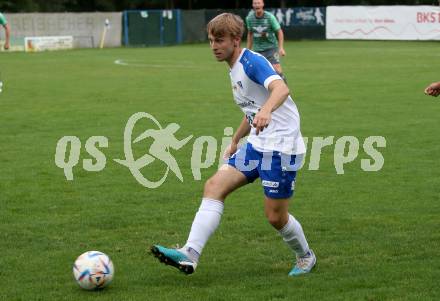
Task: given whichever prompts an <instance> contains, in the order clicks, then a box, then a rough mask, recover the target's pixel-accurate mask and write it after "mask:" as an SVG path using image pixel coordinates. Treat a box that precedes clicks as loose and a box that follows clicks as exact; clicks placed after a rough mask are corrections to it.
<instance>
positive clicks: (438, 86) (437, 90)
mask: <svg viewBox="0 0 440 301" xmlns="http://www.w3.org/2000/svg"><path fill="white" fill-rule="evenodd" d="M425 94H426V95H431V96H435V97H437V96H439V95H440V82H435V83H432V84H430V85H429V86H428V87H426V89H425Z"/></svg>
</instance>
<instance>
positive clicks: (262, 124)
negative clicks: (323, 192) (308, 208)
mask: <svg viewBox="0 0 440 301" xmlns="http://www.w3.org/2000/svg"><path fill="white" fill-rule="evenodd" d="M207 31H208V38H209V43H210V46H211V49H212V51H213V54H214V56H215V58H216V59H217V61H220V62H222V61H225V62H226V63H227V64H228V65H229V67H230V77H231V84H232V90H233V95H234V99H235V102H236V104H237V105H238V106H239V107H240V108H241V110H242V111H243V113H244V117H243V120H242V121H241V124H240V126H239V127H238V129H237V131H236V132H235V133H234V136H233V138H232V143H231V145H229V147H228V148H227V150H226V153H225V157H226V159H227V164H225V165H224V166H223V167H222V168H220V169H219V170H218V171H217V172H216V173H215V174H214V175H213V176H212V177H211V178H210V179H208V180H207V181H206V183H205V187H204V193H203V198H202V203H201V205H200V207H199V210H198V212H197V214H196V216H195V218H194V221H193V224H192V227H191V231H190V233H189V237H188V240H187V242H186V244H185V245H184V246H183V247H182V248H180V249H172V248H166V247H163V246H160V245H154V246H152V247H151V251H152V253H153V255H155V256H156V257H157V258H158V259H159V260H160V261H162V262H164V263H165V264H169V265H172V266H174V267H176V268H178V269H179V270H181V271H182V272H184V273H186V274H191V273H193V272H194V271H195V269H196V267H197V263H198V261H199V257H200V255H201V254H202V251H203V248H204V246H205V244H206V243H207V241H208V239H209V238H210V236H211V235H212V234H213V233H214V232H215V230H216V229H217V227H218V226H219V224H220V219H221V216H222V214H223V207H224V201H225V199H226V197H227V195H228V194H230V193H231V192H233V191H234V190H235V189H237V188H239V187H241V186H243V185H246V184H248V183H251V182H253V181H254V180H256V179H257V178H261V183H262V186H263V188H264V205H265V208H264V210H265V214H266V217H267V219H268V221H269V223H270V224H271V225H272V226H273V227H274V228H275V229H276V230H278V232H279V234H280V235H281V237H282V238H283V240H284V241H285V242H286V244H287V245H288V246H289V248H290V249H291V250H292V252H293V254H294V256H295V257H296V262H295V264H294V266H293V268H292V269H291V270H290V272H289V273H288V275H289V276H297V275H301V274H304V273H308V272H310V271H311V270H312V268H313V267H314V265H315V263H316V257H315V254H314V253H313V251H312V250H311V249H310V248H309V245H308V243H307V240H306V238H305V235H304V232H303V230H302V227H301V225H300V223H299V222H298V221H297V220H296V219H295V218H294V217H293V216H292V215H291V214H289V212H288V204H289V199H290V198H291V197H292V195H293V189H294V184H295V177H296V170H297V169H298V166H300V165H301V159H302V157H303V154H304V153H305V145H304V141H303V138H302V136H301V132H300V122H299V113H298V110H297V108H296V105H295V103H294V102H293V100H292V98H291V97H290V95H289V93H290V92H289V88H288V87H287V86H286V84H285V83H284V81H283V80H282V79H281V77H280V76H279V75H278V74H277V73H276V71H275V70H274V68H273V67H272V65H271V64H270V63H269V61H267V59H265V58H264V57H263V56H262V55H260V54H258V53H256V52H253V51H251V50H249V49H246V48H243V49H242V48H241V46H240V42H241V37H242V35H243V31H244V24H243V20H242V19H241V18H240V17H239V16H237V15H234V14H230V13H224V14H221V15H218V16H216V17H215V18H214V19H212V20H211V21H210V22H209V23H208V26H207ZM248 134H249V137H248V139H247V143H246V144H244V145H243V146H241V147H240V148H238V142H239V141H240V139H241V138H243V137H245V136H247V135H248Z"/></svg>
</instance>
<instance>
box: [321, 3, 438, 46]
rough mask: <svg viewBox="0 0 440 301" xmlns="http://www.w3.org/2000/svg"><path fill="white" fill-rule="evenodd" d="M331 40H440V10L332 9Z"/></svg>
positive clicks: (328, 35) (329, 20) (328, 30)
mask: <svg viewBox="0 0 440 301" xmlns="http://www.w3.org/2000/svg"><path fill="white" fill-rule="evenodd" d="M326 17H327V24H326V38H327V39H356V40H440V7H438V6H329V7H327V16H326Z"/></svg>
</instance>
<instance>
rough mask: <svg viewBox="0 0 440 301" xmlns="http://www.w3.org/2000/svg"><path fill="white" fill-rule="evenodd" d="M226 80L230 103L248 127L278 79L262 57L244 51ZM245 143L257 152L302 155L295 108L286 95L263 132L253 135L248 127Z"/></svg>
mask: <svg viewBox="0 0 440 301" xmlns="http://www.w3.org/2000/svg"><path fill="white" fill-rule="evenodd" d="M230 77H231V84H232V93H233V95H234V100H235V102H236V103H237V105H238V106H239V107H240V108H241V110H242V111H243V113H244V114H245V115H246V118H247V119H248V121H249V123H250V124H251V125H252V120H253V118H254V116H255V114H257V113H258V111H259V110H260V109H261V108H262V107H263V105H264V104H265V103H266V101H267V99H268V98H269V94H270V93H269V90H268V87H269V84H270V83H271V82H272V81H274V80H281V77H280V76H279V75H278V74H277V73H276V71H275V70H274V69H273V67H272V65H271V64H270V63H269V61H267V60H266V58H265V57H263V56H262V55H260V54H258V53H256V52H253V51H251V50H249V49H246V48H244V49H243V50H242V52H241V53H240V56H239V58H238V59H237V61H236V62H235V64H234V66H232V69H231V70H230ZM248 142H249V143H251V144H252V146H253V147H254V148H255V149H256V150H258V151H261V152H267V151H279V152H281V153H285V154H294V155H296V154H303V153H305V151H306V150H305V145H304V140H303V138H302V135H301V131H300V119H299V113H298V109H297V108H296V105H295V103H294V102H293V100H292V98H291V97H290V96H288V97H287V99H286V100H285V101H284V103H283V104H282V105H281V106H280V107H279V108H278V109H276V110H275V111H273V112H272V120H271V122H270V123H269V125H268V127H267V128H265V129H264V131H262V132H260V133H259V134H258V136H257V135H256V129H255V128H252V130H251V132H250V134H249V137H248Z"/></svg>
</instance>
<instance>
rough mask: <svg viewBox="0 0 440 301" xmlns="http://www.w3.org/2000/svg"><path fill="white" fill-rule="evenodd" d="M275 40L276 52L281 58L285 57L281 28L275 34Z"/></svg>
mask: <svg viewBox="0 0 440 301" xmlns="http://www.w3.org/2000/svg"><path fill="white" fill-rule="evenodd" d="M277 38H278V52H279V54H280V55H281V56H285V55H286V51H285V50H284V33H283V30H282V29H281V28H280V29H279V30H278V32H277Z"/></svg>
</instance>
